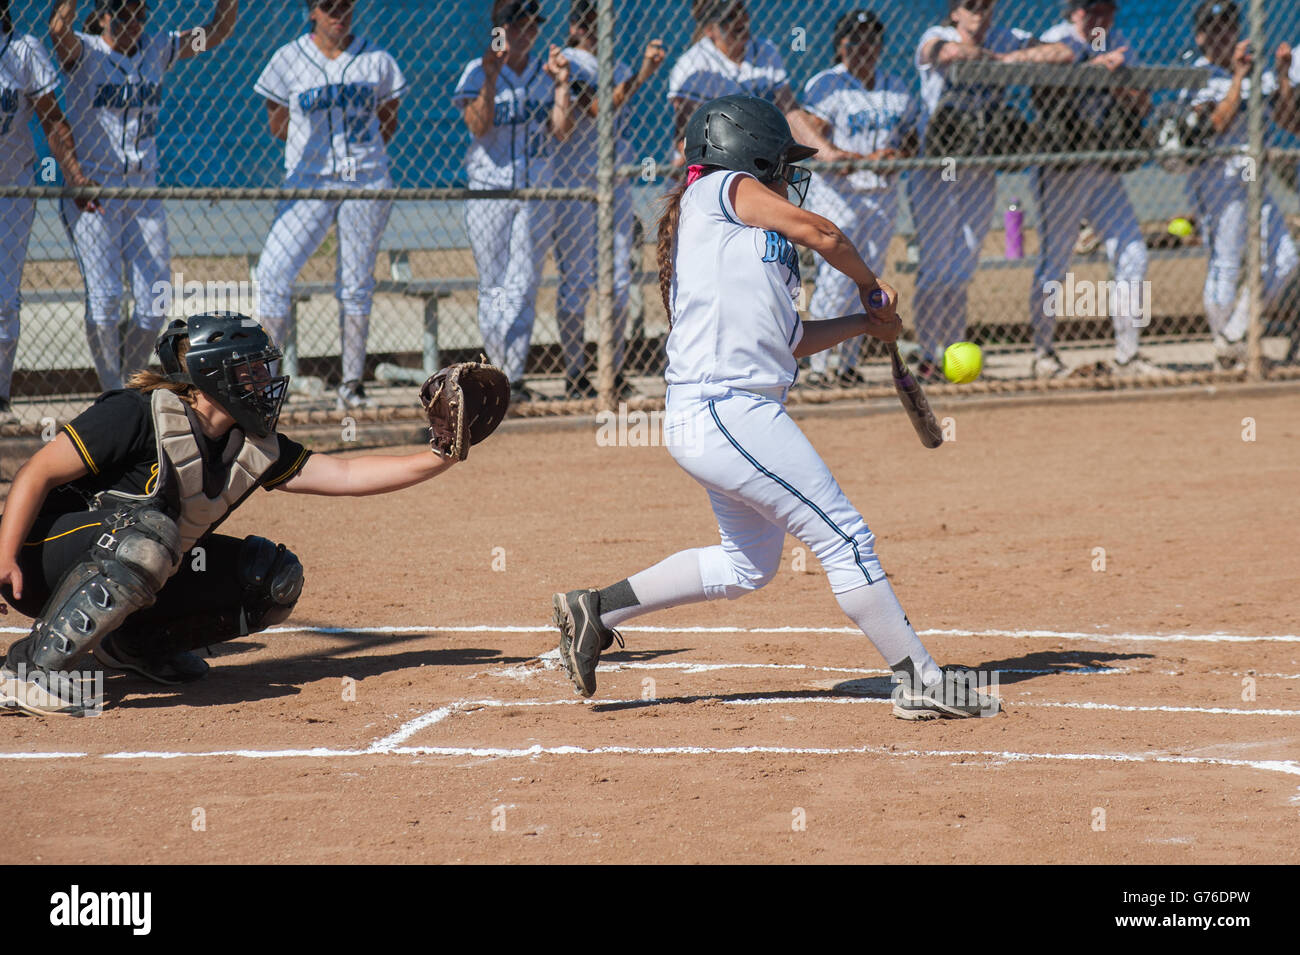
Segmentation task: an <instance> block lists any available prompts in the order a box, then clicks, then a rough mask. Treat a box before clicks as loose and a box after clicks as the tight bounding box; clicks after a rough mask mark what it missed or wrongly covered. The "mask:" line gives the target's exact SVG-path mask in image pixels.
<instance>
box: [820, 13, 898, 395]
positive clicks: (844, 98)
mask: <svg viewBox="0 0 1300 955" xmlns="http://www.w3.org/2000/svg"><path fill="white" fill-rule="evenodd" d="M884 35H885V27H884V24H883V23H882V22H881V21H880V19H879V18H878V17H877V16H876V15H875V14H874V13H872V12H870V11H868V10H851V11H849V12H848V13H846V14H844V15H843V16H842V17H841V18H840V20H839V22H838V23H837V24H836V27H835V34H834V37H833V42H834V49H835V58H836V61H837V65H835V66H833V67H831V68H830V69H829V70H823V71H822V72H820V73H818V74H817V75H816V76H814V77H813V78H812V79H810V80H809V81H808V84H807V85H806V86H805V87H804V95H803V108H804V112H806V113H808V114H809V116H811V117H812V119H813V121H814V122H815V123H816V124H818V125H819V127H820V130H819V131H820V132H821V133H822V135H823V136H825V137H827V138H828V139H829V140H830V141H831V143H832V144H834V145H835V146H836V147H838V148H839V149H842V150H844V151H845V152H851V153H857V154H859V155H862V156H865V157H866V158H867V159H874V160H882V159H903V158H907V157H909V156H911V155H913V154H915V152H916V125H917V118H918V111H917V105H916V98H915V97H914V96H913V95H912V94H911V91H910V90H908V88H907V87H906V86H905V85H904V83H903V81H902V80H900V79H899V78H898V77H897V76H895V75H894V74H893V73H888V72H886V71H884V70H883V69H880V68H879V67H878V66H877V64H878V62H879V60H880V51H881V48H882V46H883V44H884ZM897 184H898V176H897V174H896V173H883V174H882V173H876V172H873V171H871V170H869V169H864V170H861V171H858V172H853V173H849V174H847V175H846V174H843V173H829V174H826V175H823V176H814V177H813V179H812V183H811V185H810V186H809V188H808V208H809V209H810V210H811V211H813V212H815V213H817V214H818V215H821V216H824V217H825V218H827V219H830V220H831V221H832V222H834V223H836V224H837V225H839V227H840V228H841V229H843V230H844V234H845V235H847V236H848V237H849V241H850V242H852V243H853V245H854V247H855V248H856V249H857V250H858V252H859V253H860V254H861V255H862V257H863V258H865V259H866V260H867V261H868V262H883V261H884V260H885V255H886V252H887V251H888V249H889V243H890V240H891V239H893V237H894V223H895V220H896V219H897V217H898V190H897ZM857 297H858V296H857V289H856V288H855V287H854V285H853V282H852V280H851V279H849V277H848V276H846V275H845V274H844V273H843V272H841V271H839V269H837V268H835V267H834V266H833V265H831V264H830V263H829V262H827V261H826V260H825V259H819V260H818V266H817V285H816V288H815V290H814V291H813V295H812V300H811V301H810V302H809V304H808V312H809V314H810V315H811V316H812V317H813V318H814V319H825V318H835V317H837V316H839V315H847V314H848V313H850V312H852V311H854V310H855V308H856V302H857ZM862 342H863V339H862V337H861V336H858V337H857V338H852V339H850V340H849V341H846V342H844V343H843V344H842V345H840V346H839V349H838V351H839V359H840V361H839V368H838V370H837V371H836V378H837V380H838V383H840V384H844V385H851V384H858V383H860V382H861V381H862V377H861V374H860V373H859V372H858V370H857V366H858V359H859V357H860V355H861V351H862ZM829 356H830V352H829V351H823V352H818V353H817V354H815V355H813V356H812V358H811V359H810V362H809V364H810V368H811V370H810V373H809V374H808V376H807V379H806V381H807V384H810V385H814V386H816V385H823V384H827V383H828V379H827V377H826V374H827V364H828V358H829Z"/></svg>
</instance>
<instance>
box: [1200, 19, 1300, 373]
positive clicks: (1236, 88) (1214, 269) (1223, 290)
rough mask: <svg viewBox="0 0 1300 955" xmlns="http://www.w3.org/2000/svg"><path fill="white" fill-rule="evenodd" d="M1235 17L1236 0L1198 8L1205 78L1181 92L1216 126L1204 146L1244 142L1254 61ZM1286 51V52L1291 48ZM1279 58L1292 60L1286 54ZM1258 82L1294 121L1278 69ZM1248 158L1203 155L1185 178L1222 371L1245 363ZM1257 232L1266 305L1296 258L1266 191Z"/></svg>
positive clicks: (1279, 114)
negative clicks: (1200, 228) (1206, 260)
mask: <svg viewBox="0 0 1300 955" xmlns="http://www.w3.org/2000/svg"><path fill="white" fill-rule="evenodd" d="M1238 18H1239V12H1238V9H1237V5H1236V4H1235V3H1233V2H1231V0H1206V2H1204V3H1202V4H1201V5H1200V6H1199V7H1197V9H1196V13H1195V28H1196V45H1197V47H1198V48H1199V49H1200V51H1201V54H1202V55H1201V58H1200V59H1198V60H1197V61H1196V63H1194V64H1193V65H1194V66H1198V67H1207V68H1209V70H1210V79H1209V82H1208V83H1207V84H1206V85H1205V86H1204V87H1203V88H1201V89H1199V90H1195V91H1190V90H1189V91H1185V93H1184V98H1185V99H1186V100H1187V101H1188V102H1189V103H1190V105H1191V106H1192V107H1193V108H1197V107H1200V108H1202V109H1204V110H1206V111H1208V113H1209V117H1210V122H1211V124H1212V125H1213V127H1214V135H1213V136H1211V137H1210V139H1209V141H1208V142H1207V145H1208V146H1229V145H1231V146H1240V145H1244V144H1245V143H1246V110H1245V109H1244V108H1243V104H1244V103H1245V101H1246V98H1247V97H1248V96H1249V95H1250V72H1251V65H1252V61H1251V54H1250V45H1249V43H1247V42H1244V41H1242V42H1239V41H1238V34H1239V26H1238ZM1279 52H1282V51H1281V50H1280V51H1279ZM1285 52H1287V53H1289V48H1287V49H1286V51H1285ZM1280 65H1284V66H1286V67H1288V68H1289V67H1290V63H1285V61H1284V58H1283V62H1282V63H1281V64H1280ZM1287 85H1288V86H1289V80H1288V84H1287ZM1262 87H1263V88H1262V93H1263V95H1264V97H1265V100H1266V101H1272V104H1273V107H1274V117H1275V118H1276V119H1279V120H1286V121H1287V122H1284V123H1283V125H1287V123H1289V122H1293V120H1292V119H1290V117H1289V115H1288V114H1289V113H1290V105H1293V100H1292V97H1285V96H1283V97H1279V96H1278V95H1277V94H1278V79H1277V76H1276V74H1274V73H1273V72H1272V71H1267V72H1265V73H1264V77H1263V81H1262ZM1293 95H1294V94H1293ZM1247 162H1248V160H1247V158H1246V157H1236V156H1227V157H1223V158H1215V159H1207V160H1204V161H1202V162H1201V163H1200V164H1199V165H1197V166H1196V167H1195V168H1194V169H1193V170H1192V171H1191V173H1190V174H1188V177H1187V184H1186V188H1187V195H1188V198H1189V199H1191V201H1192V203H1193V205H1194V206H1195V207H1196V210H1197V215H1198V216H1199V218H1200V221H1201V222H1202V223H1204V228H1205V230H1206V235H1207V239H1208V245H1209V247H1210V267H1209V271H1208V272H1207V274H1206V276H1205V296H1204V297H1205V317H1206V319H1207V320H1208V322H1209V325H1210V331H1211V332H1212V333H1213V334H1214V355H1215V363H1216V364H1217V366H1218V367H1219V368H1220V369H1223V370H1225V371H1240V370H1243V369H1244V368H1245V366H1246V344H1245V338H1246V327H1247V325H1248V324H1249V323H1250V298H1249V290H1248V289H1247V288H1246V287H1245V286H1244V285H1243V286H1242V288H1241V290H1240V291H1238V288H1237V286H1238V281H1239V279H1240V278H1241V272H1242V256H1243V254H1244V252H1245V247H1246V192H1247V188H1248V187H1247V183H1246V178H1245V176H1244V172H1245V171H1246V170H1247V168H1248V166H1247ZM1260 233H1261V238H1262V240H1263V243H1264V248H1263V254H1262V255H1261V259H1262V265H1263V278H1264V286H1263V305H1264V308H1269V307H1271V306H1272V305H1274V304H1275V303H1276V302H1277V300H1278V299H1279V298H1280V297H1281V295H1282V293H1283V292H1285V291H1286V287H1287V282H1288V280H1289V279H1290V277H1291V273H1292V272H1294V271H1295V268H1296V265H1297V264H1300V257H1298V256H1297V254H1296V247H1295V242H1294V241H1292V239H1291V233H1290V232H1289V231H1288V230H1287V225H1286V220H1285V218H1284V217H1283V215H1282V210H1281V209H1279V208H1278V206H1277V203H1276V202H1274V201H1273V198H1272V196H1269V195H1267V194H1266V195H1265V197H1264V206H1263V210H1262V216H1261V219H1260Z"/></svg>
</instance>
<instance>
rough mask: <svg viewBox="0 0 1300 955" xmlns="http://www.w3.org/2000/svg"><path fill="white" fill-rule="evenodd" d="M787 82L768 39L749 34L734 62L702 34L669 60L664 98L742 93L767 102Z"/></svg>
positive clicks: (702, 99)
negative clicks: (738, 59) (673, 60)
mask: <svg viewBox="0 0 1300 955" xmlns="http://www.w3.org/2000/svg"><path fill="white" fill-rule="evenodd" d="M789 84H790V76H789V74H788V73H786V70H785V64H784V63H783V62H782V61H781V54H780V53H779V52H777V49H776V45H775V44H774V43H772V41H770V40H765V39H763V38H762V37H751V38H750V41H749V46H748V47H746V49H745V59H744V60H743V61H741V62H740V63H737V62H736V61H735V60H733V59H731V58H730V57H729V56H727V55H726V54H724V53H723V52H722V51H721V50H719V49H718V48H717V47H716V46H714V44H713V41H712V40H710V39H709V38H708V37H704V38H703V39H701V40H700V41H699V42H698V43H696V44H695V45H694V46H692V47H691V48H690V49H688V50H687V51H686V52H685V53H683V54H682V55H681V58H680V59H678V60H677V62H676V63H674V64H673V68H672V72H671V73H669V75H668V99H669V101H670V102H671V101H672V100H675V99H679V98H680V99H685V100H689V101H691V102H693V103H705V102H708V101H709V100H711V99H717V98H718V97H719V96H730V95H732V94H734V93H743V94H744V95H746V96H757V97H758V98H759V99H765V100H768V101H769V102H770V101H772V100H774V99H775V98H776V94H777V91H778V90H780V89H781V87H783V86H789Z"/></svg>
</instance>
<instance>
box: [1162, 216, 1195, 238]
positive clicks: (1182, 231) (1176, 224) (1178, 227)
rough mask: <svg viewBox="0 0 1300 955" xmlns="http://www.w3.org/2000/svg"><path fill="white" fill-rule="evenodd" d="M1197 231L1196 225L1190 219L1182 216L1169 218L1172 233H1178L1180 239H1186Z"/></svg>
mask: <svg viewBox="0 0 1300 955" xmlns="http://www.w3.org/2000/svg"><path fill="white" fill-rule="evenodd" d="M1195 231H1196V227H1195V226H1194V225H1192V222H1191V220H1190V219H1184V218H1182V217H1181V216H1180V217H1179V218H1177V219H1170V220H1169V234H1170V235H1176V236H1178V237H1179V238H1180V239H1185V238H1187V237H1188V236H1189V235H1191V234H1192V233H1193V232H1195Z"/></svg>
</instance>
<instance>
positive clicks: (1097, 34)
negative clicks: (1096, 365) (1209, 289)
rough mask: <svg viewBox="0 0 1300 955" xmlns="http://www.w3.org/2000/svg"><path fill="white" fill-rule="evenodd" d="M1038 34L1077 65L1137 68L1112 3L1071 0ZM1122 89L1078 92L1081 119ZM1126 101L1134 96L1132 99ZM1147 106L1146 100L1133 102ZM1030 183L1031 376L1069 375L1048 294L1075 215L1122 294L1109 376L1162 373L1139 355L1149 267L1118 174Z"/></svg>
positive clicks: (1064, 263)
mask: <svg viewBox="0 0 1300 955" xmlns="http://www.w3.org/2000/svg"><path fill="white" fill-rule="evenodd" d="M1039 39H1040V40H1041V41H1042V42H1043V43H1062V44H1064V45H1065V46H1067V47H1069V49H1070V51H1071V52H1072V54H1073V56H1074V62H1076V63H1089V64H1091V65H1093V66H1095V67H1097V68H1099V69H1109V70H1114V69H1118V68H1119V67H1121V66H1134V65H1136V62H1137V58H1136V54H1135V53H1134V52H1133V50H1132V48H1131V46H1130V45H1129V42H1128V38H1127V37H1126V36H1125V35H1124V34H1123V32H1122V31H1120V30H1118V29H1116V28H1115V4H1114V3H1113V2H1112V0H1068V2H1067V4H1066V19H1065V20H1064V21H1062V22H1061V23H1058V24H1056V25H1055V26H1053V27H1052V28H1051V29H1049V30H1048V31H1047V32H1045V33H1044V34H1043V35H1042V36H1041V37H1039ZM1129 95H1130V94H1128V93H1126V92H1124V91H1115V92H1114V93H1111V92H1104V93H1100V94H1092V95H1089V96H1084V97H1080V98H1079V100H1078V101H1077V109H1078V121H1079V122H1080V123H1095V124H1098V125H1100V124H1101V123H1102V122H1103V121H1104V119H1105V117H1106V114H1107V111H1108V110H1111V109H1127V108H1131V107H1130V106H1129V105H1125V104H1124V103H1121V102H1117V100H1118V99H1119V98H1120V97H1125V98H1128V97H1129ZM1129 102H1130V103H1132V102H1133V101H1132V100H1131V99H1130V100H1129ZM1134 105H1141V106H1149V101H1146V100H1145V98H1143V99H1142V100H1140V101H1139V102H1138V103H1137V104H1134ZM1030 182H1031V188H1032V189H1033V190H1034V195H1035V200H1036V203H1037V206H1038V221H1039V234H1040V236H1041V240H1040V244H1041V251H1040V253H1039V257H1038V266H1037V268H1036V269H1035V271H1034V284H1033V286H1032V288H1031V289H1030V295H1029V321H1030V325H1031V327H1032V328H1033V332H1034V359H1033V363H1032V365H1031V366H1030V372H1031V374H1032V375H1033V377H1035V378H1055V377H1059V376H1061V375H1064V374H1066V371H1067V369H1066V367H1065V364H1064V362H1062V361H1061V359H1060V357H1059V356H1058V355H1057V354H1056V349H1055V347H1054V338H1055V334H1056V315H1055V314H1054V313H1053V310H1052V306H1051V304H1050V299H1049V295H1048V288H1049V284H1050V283H1053V282H1062V281H1064V279H1065V271H1066V269H1067V268H1068V267H1069V264H1070V256H1071V254H1072V253H1073V251H1074V246H1075V243H1076V241H1077V240H1078V237H1079V220H1081V219H1084V218H1086V219H1088V221H1089V223H1091V225H1092V227H1093V228H1094V229H1095V230H1096V231H1097V232H1099V233H1100V234H1101V235H1102V236H1103V237H1104V239H1105V243H1106V245H1105V248H1106V258H1107V259H1108V260H1109V261H1110V266H1111V269H1112V270H1113V272H1114V275H1115V280H1116V282H1117V283H1123V284H1122V288H1124V289H1125V291H1126V294H1123V295H1119V296H1117V297H1116V300H1115V302H1114V303H1112V304H1113V305H1114V306H1115V308H1114V313H1113V314H1112V315H1111V321H1112V323H1113V324H1114V326H1115V358H1114V361H1113V362H1112V363H1111V369H1112V371H1113V373H1114V374H1116V375H1120V376H1142V375H1160V374H1164V373H1165V371H1166V370H1165V369H1163V368H1161V367H1160V366H1159V365H1156V364H1153V363H1152V362H1150V361H1148V360H1147V359H1146V358H1144V357H1143V356H1142V355H1140V354H1139V353H1138V329H1139V328H1140V327H1141V324H1142V322H1143V318H1142V316H1143V308H1142V301H1141V295H1142V283H1143V280H1144V279H1145V278H1146V272H1147V244H1146V239H1145V238H1143V236H1142V229H1141V227H1140V226H1139V225H1138V221H1137V216H1136V215H1135V214H1134V213H1133V206H1132V204H1131V203H1130V202H1129V199H1128V193H1127V192H1126V191H1125V189H1124V180H1123V179H1122V178H1121V177H1120V174H1119V173H1118V172H1115V171H1114V170H1113V169H1109V168H1107V167H1105V166H1102V165H1100V164H1095V163H1094V164H1091V165H1079V166H1043V167H1036V168H1034V169H1033V170H1032V171H1031V172H1030Z"/></svg>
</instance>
